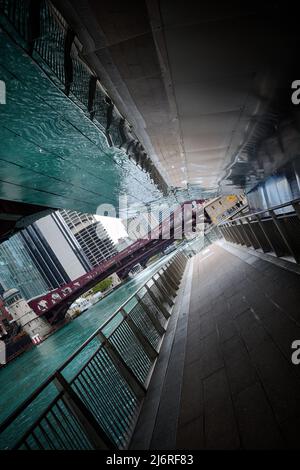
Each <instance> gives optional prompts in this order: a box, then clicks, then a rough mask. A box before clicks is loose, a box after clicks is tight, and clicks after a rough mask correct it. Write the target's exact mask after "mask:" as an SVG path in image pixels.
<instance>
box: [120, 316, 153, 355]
mask: <svg viewBox="0 0 300 470" xmlns="http://www.w3.org/2000/svg"><path fill="white" fill-rule="evenodd" d="M121 313H122V315H123V318H124V320H125V321H126V322H127V324H128V326H129V328H130V329H131V331H132V332H133V334H134V335H135V337H136V339H137V340H138V341H139V342H140V343H141V345H142V348H143V349H144V351H145V353H146V354H147V356H148V357H149V359H151V360H154V359H156V358H157V356H158V352H157V351H156V349H155V348H154V347H153V346H152V344H151V343H150V341H149V340H148V338H147V337H146V336H145V335H144V333H143V332H142V331H141V330H140V329H139V328H138V327H137V325H136V324H135V323H134V321H133V320H132V318H130V316H129V314H128V313H127V312H125V310H124V309H121Z"/></svg>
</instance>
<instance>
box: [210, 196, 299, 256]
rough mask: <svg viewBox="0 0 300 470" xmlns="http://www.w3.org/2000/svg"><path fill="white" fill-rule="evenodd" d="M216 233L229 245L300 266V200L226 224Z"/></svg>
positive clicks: (220, 226)
mask: <svg viewBox="0 0 300 470" xmlns="http://www.w3.org/2000/svg"><path fill="white" fill-rule="evenodd" d="M216 231H219V233H220V235H221V236H223V237H224V239H225V240H227V241H229V242H231V243H235V244H239V245H243V246H246V247H252V248H254V249H260V250H262V251H263V252H264V253H269V252H271V253H275V255H276V256H277V257H292V258H293V259H294V260H295V262H296V263H298V264H299V263H300V199H295V200H293V201H290V202H286V203H284V204H280V205H278V206H274V207H271V208H269V209H264V210H261V211H258V212H255V213H248V214H246V215H243V216H241V217H238V218H235V219H233V220H231V221H226V222H225V223H221V224H220V225H218V227H216Z"/></svg>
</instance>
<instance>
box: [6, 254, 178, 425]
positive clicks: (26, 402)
mask: <svg viewBox="0 0 300 470" xmlns="http://www.w3.org/2000/svg"><path fill="white" fill-rule="evenodd" d="M179 253H181V249H178V250H176V251H175V252H174V253H172V254H170V255H169V256H168V258H167V260H166V263H165V264H166V265H167V266H168V268H170V267H172V265H173V262H174V261H175V260H176V258H177V260H178V256H179ZM176 262H177V261H176ZM161 268H162V266H161V265H159V266H158V267H157V269H156V270H155V272H154V273H153V274H152V277H151V278H150V279H147V280H146V281H145V282H144V283H143V285H142V286H140V287H139V288H137V289H136V290H135V291H134V292H133V293H132V294H131V296H130V297H129V298H128V299H126V301H125V302H123V303H122V305H121V306H119V307H118V308H117V309H116V310H115V311H114V312H113V314H112V315H110V317H109V318H108V319H107V320H106V321H105V322H104V323H103V324H102V325H101V326H100V327H99V328H97V330H96V331H95V332H94V333H93V334H92V335H90V337H89V338H87V339H86V340H85V341H84V343H83V344H82V345H81V346H80V347H79V348H77V349H76V350H75V351H74V352H73V353H72V354H71V355H70V356H69V357H68V358H67V359H66V360H65V361H64V362H63V363H62V364H61V365H60V366H59V367H58V368H57V369H56V370H55V371H54V372H53V373H52V374H50V375H49V377H48V378H47V379H46V380H45V381H44V382H43V383H42V384H41V385H40V386H39V387H38V388H37V389H36V390H35V391H34V392H33V393H32V394H31V395H29V397H28V398H26V399H25V400H24V401H23V402H22V403H21V404H20V405H19V406H18V407H17V408H16V409H15V410H14V412H13V413H12V414H11V415H9V416H8V417H7V418H6V419H5V420H4V421H3V422H2V423H1V424H0V433H2V432H3V431H5V430H6V429H7V428H8V427H9V426H10V425H11V424H12V423H13V422H14V421H15V420H16V419H17V418H18V416H20V415H21V413H22V412H23V411H24V410H25V409H26V408H27V407H28V405H30V403H32V402H33V401H34V400H35V399H36V398H37V397H38V396H39V395H40V393H41V392H43V390H45V389H46V388H47V386H49V385H50V384H51V383H54V381H55V379H56V377H57V374H59V373H61V372H62V371H63V370H64V369H65V368H66V367H67V366H68V365H69V364H70V362H71V361H72V360H73V359H74V358H75V357H76V356H78V354H80V352H81V351H82V350H84V348H85V347H86V346H87V345H88V344H89V343H91V341H93V339H95V338H96V337H97V336H98V335H99V334H100V333H103V330H104V329H105V328H106V327H107V325H108V324H109V323H110V322H111V321H113V320H114V318H115V317H116V316H117V315H118V314H119V313H120V312H121V311H122V310H123V309H124V307H125V306H126V305H127V304H128V303H129V302H130V301H132V300H133V298H134V297H136V296H137V295H138V294H139V292H140V291H141V290H142V289H144V288H145V285H147V284H148V283H149V282H150V280H151V279H153V277H154V276H156V274H157V273H159V272H160V271H161ZM145 295H146V294H145ZM134 308H135V305H134V306H133V307H132V309H131V311H132V310H133V309H134ZM130 313H131V312H129V314H130ZM126 318H127V317H126ZM126 318H124V319H123V320H122V321H121V322H120V323H119V324H118V325H117V326H116V328H115V329H114V330H113V332H115V331H116V330H117V328H118V327H119V326H120V325H121V324H122V323H123V321H125V320H126ZM109 336H110V335H109ZM106 339H107V340H108V339H109V338H108V337H106ZM102 344H104V343H102ZM100 349H101V344H100V347H99V348H97V351H99V350H100ZM91 357H93V354H92V356H91ZM90 360H91V358H89V359H88V361H87V362H86V361H85V364H84V367H85V366H87V365H88V364H89V361H90ZM84 367H83V368H84ZM77 376H78V371H77V372H76V374H75V377H73V379H71V382H70V383H72V381H73V380H74V379H75V378H76V377H77ZM35 422H37V420H35Z"/></svg>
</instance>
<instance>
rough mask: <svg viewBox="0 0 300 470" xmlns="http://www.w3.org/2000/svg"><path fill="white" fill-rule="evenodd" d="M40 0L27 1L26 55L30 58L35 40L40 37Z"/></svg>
mask: <svg viewBox="0 0 300 470" xmlns="http://www.w3.org/2000/svg"><path fill="white" fill-rule="evenodd" d="M40 15H41V0H29V3H28V16H27V21H28V45H29V49H28V54H29V55H30V56H32V53H33V49H34V43H35V40H36V39H37V38H38V37H39V36H40V21H41V16H40Z"/></svg>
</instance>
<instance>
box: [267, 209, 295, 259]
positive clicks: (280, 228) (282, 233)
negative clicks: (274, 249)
mask: <svg viewBox="0 0 300 470" xmlns="http://www.w3.org/2000/svg"><path fill="white" fill-rule="evenodd" d="M269 213H270V215H271V217H272V220H273V222H274V225H275V227H276V228H277V230H278V232H279V234H280V236H281V238H282V240H283V242H284V244H285V246H286V247H287V249H288V251H289V252H290V253H291V255H292V256H293V258H294V260H295V261H296V263H299V261H300V258H299V256H298V255H297V254H296V252H295V250H294V249H293V248H292V246H291V244H290V242H289V240H288V235H287V233H286V230H285V228H284V227H283V226H282V224H281V223H280V220H278V219H277V216H276V214H275V212H274V211H273V210H269Z"/></svg>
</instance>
